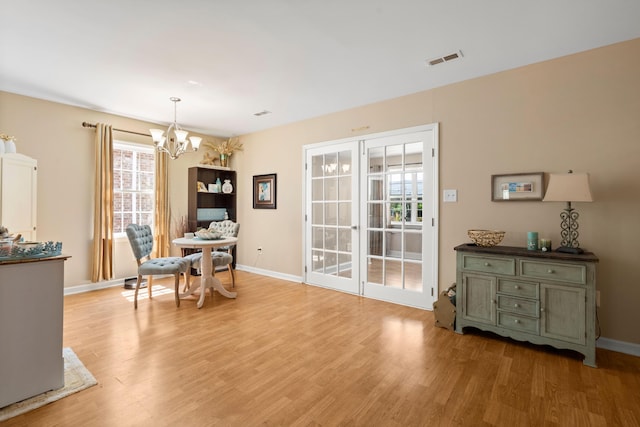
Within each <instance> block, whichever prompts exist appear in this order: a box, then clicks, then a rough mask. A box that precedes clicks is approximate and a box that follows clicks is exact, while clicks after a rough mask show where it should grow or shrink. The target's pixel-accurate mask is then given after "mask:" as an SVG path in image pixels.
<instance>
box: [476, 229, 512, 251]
mask: <svg viewBox="0 0 640 427" xmlns="http://www.w3.org/2000/svg"><path fill="white" fill-rule="evenodd" d="M504 233H505V232H504V231H496V230H467V234H468V235H469V238H470V239H471V241H473V243H475V244H476V245H478V246H483V247H486V248H489V247H491V246H495V245H497V244H499V243H500V242H502V239H503V238H504Z"/></svg>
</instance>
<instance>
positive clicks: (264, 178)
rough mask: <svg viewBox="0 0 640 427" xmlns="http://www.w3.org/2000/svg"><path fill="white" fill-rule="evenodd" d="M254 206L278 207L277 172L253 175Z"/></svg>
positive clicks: (258, 207)
mask: <svg viewBox="0 0 640 427" xmlns="http://www.w3.org/2000/svg"><path fill="white" fill-rule="evenodd" d="M253 208H254V209H276V174H275V173H272V174H268V175H254V176H253Z"/></svg>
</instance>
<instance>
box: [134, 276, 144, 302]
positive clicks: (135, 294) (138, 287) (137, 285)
mask: <svg viewBox="0 0 640 427" xmlns="http://www.w3.org/2000/svg"><path fill="white" fill-rule="evenodd" d="M141 282H142V276H141V275H139V274H138V280H136V291H135V293H134V294H133V308H134V309H136V310H137V309H138V291H139V290H140V283H141Z"/></svg>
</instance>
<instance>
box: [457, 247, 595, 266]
mask: <svg viewBox="0 0 640 427" xmlns="http://www.w3.org/2000/svg"><path fill="white" fill-rule="evenodd" d="M453 249H454V250H456V251H458V252H475V253H480V254H491V255H506V256H517V257H530V258H543V259H554V260H558V261H583V262H598V261H599V260H598V257H597V256H595V254H593V253H592V252H584V253H582V254H569V253H564V252H556V251H549V252H544V251H541V250H537V251H530V250H528V249H527V248H520V247H515V246H500V245H497V246H492V247H490V248H487V247H482V246H478V245H476V244H475V243H463V244H462V245H458V246H456V247H455V248H453Z"/></svg>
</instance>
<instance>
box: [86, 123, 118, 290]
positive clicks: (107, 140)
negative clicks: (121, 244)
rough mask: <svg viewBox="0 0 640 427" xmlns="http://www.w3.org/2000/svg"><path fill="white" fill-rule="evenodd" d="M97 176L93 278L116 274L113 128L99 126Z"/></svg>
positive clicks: (108, 278) (94, 212) (95, 279)
mask: <svg viewBox="0 0 640 427" xmlns="http://www.w3.org/2000/svg"><path fill="white" fill-rule="evenodd" d="M95 141H96V142H95V147H96V163H95V165H96V179H95V187H94V199H95V203H94V211H93V266H92V269H91V281H92V282H98V281H100V280H110V279H111V278H112V277H113V256H112V254H113V129H112V128H111V125H105V124H103V123H98V124H97V125H96V139H95Z"/></svg>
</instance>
